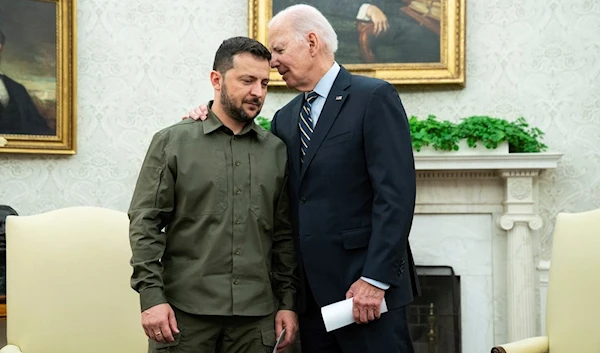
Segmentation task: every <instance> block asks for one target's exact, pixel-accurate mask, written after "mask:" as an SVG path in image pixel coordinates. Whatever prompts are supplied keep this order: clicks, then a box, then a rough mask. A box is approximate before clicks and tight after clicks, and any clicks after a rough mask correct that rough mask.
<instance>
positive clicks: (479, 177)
mask: <svg viewBox="0 0 600 353" xmlns="http://www.w3.org/2000/svg"><path fill="white" fill-rule="evenodd" d="M561 156H562V154H560V153H514V154H505V155H481V156H477V155H475V156H466V155H465V156H462V155H459V154H455V153H446V154H440V155H439V156H429V155H427V156H420V155H419V154H418V153H417V152H415V166H416V169H417V204H416V211H415V221H414V225H413V228H412V232H411V236H410V243H411V247H412V249H413V254H414V257H415V262H416V264H417V265H440V266H441V265H445V266H452V267H453V269H454V271H455V272H456V274H457V275H458V276H460V279H461V285H460V286H461V291H460V292H461V330H462V340H461V342H462V352H463V353H478V352H489V350H490V348H491V347H492V346H493V345H494V344H498V343H504V342H507V341H513V340H517V339H521V338H525V337H531V336H535V335H537V334H538V333H539V329H538V326H539V325H538V322H539V314H540V310H539V307H540V300H539V297H538V296H537V294H536V293H537V286H538V283H539V279H538V276H537V272H536V266H535V264H534V254H535V253H536V252H537V243H536V241H535V240H536V231H537V230H538V229H540V227H541V226H542V224H543V222H544V221H546V220H543V219H542V218H541V217H540V215H539V214H538V204H539V196H538V195H539V193H538V175H539V174H540V173H542V172H543V171H544V170H546V169H554V168H556V167H557V164H558V161H559V159H560V158H561Z"/></svg>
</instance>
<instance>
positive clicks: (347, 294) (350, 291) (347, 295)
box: [346, 290, 354, 299]
mask: <svg viewBox="0 0 600 353" xmlns="http://www.w3.org/2000/svg"><path fill="white" fill-rule="evenodd" d="M353 296H354V293H353V292H352V290H348V291H347V292H346V299H350V298H352V297H353Z"/></svg>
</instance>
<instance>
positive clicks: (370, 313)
mask: <svg viewBox="0 0 600 353" xmlns="http://www.w3.org/2000/svg"><path fill="white" fill-rule="evenodd" d="M367 319H369V321H374V320H375V310H374V309H370V310H367Z"/></svg>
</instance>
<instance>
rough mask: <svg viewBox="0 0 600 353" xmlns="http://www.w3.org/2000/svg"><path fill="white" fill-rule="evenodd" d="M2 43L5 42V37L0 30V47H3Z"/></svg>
mask: <svg viewBox="0 0 600 353" xmlns="http://www.w3.org/2000/svg"><path fill="white" fill-rule="evenodd" d="M4 42H6V36H5V35H4V32H2V30H1V29H0V45H2V46H3V45H4Z"/></svg>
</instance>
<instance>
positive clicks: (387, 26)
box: [383, 21, 390, 32]
mask: <svg viewBox="0 0 600 353" xmlns="http://www.w3.org/2000/svg"><path fill="white" fill-rule="evenodd" d="M388 28H390V23H389V22H388V21H385V22H384V23H383V32H387V30H388Z"/></svg>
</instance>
